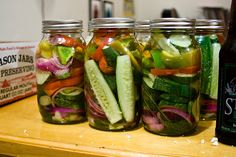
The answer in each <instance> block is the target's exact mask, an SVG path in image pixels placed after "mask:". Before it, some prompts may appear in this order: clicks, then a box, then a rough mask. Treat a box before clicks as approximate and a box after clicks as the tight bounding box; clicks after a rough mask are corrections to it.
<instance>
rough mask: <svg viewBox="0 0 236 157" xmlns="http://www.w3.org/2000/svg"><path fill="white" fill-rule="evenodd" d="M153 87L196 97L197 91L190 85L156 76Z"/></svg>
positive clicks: (179, 94)
mask: <svg viewBox="0 0 236 157" xmlns="http://www.w3.org/2000/svg"><path fill="white" fill-rule="evenodd" d="M153 88H154V89H156V90H160V91H163V92H167V93H170V94H171V93H173V92H175V94H176V95H178V96H183V97H187V98H196V96H197V91H196V90H195V89H194V88H192V87H190V86H189V85H185V84H180V83H177V82H174V81H172V80H169V79H165V78H160V77H156V79H155V81H154V84H153Z"/></svg>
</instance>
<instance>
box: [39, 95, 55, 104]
mask: <svg viewBox="0 0 236 157" xmlns="http://www.w3.org/2000/svg"><path fill="white" fill-rule="evenodd" d="M39 104H40V105H42V106H48V105H50V104H52V100H51V97H50V96H48V95H43V96H41V97H40V98H39Z"/></svg>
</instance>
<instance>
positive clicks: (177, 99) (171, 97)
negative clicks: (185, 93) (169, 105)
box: [160, 93, 189, 104]
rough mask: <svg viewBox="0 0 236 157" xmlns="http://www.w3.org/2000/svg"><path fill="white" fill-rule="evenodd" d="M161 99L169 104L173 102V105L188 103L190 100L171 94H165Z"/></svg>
mask: <svg viewBox="0 0 236 157" xmlns="http://www.w3.org/2000/svg"><path fill="white" fill-rule="evenodd" d="M160 98H161V99H163V100H167V101H169V102H173V103H184V104H186V103H188V102H189V99H188V98H185V97H180V96H178V95H175V94H174V93H173V94H169V93H163V94H161V95H160Z"/></svg>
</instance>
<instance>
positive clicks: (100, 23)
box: [91, 18, 134, 29]
mask: <svg viewBox="0 0 236 157" xmlns="http://www.w3.org/2000/svg"><path fill="white" fill-rule="evenodd" d="M91 25H92V28H94V29H98V28H134V20H133V19H131V18H95V19H92V20H91Z"/></svg>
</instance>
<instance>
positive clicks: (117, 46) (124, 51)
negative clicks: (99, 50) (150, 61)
mask: <svg viewBox="0 0 236 157" xmlns="http://www.w3.org/2000/svg"><path fill="white" fill-rule="evenodd" d="M110 46H111V47H112V48H113V49H115V50H116V51H118V52H120V53H122V54H126V55H129V57H130V59H131V62H132V63H133V65H134V67H135V68H136V69H137V70H138V71H141V66H140V65H139V64H138V62H137V60H136V59H135V57H134V56H133V54H132V53H131V52H130V51H129V50H128V49H127V48H126V47H124V46H123V45H122V43H121V42H120V41H118V40H115V41H113V42H112V43H111V44H110Z"/></svg>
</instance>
